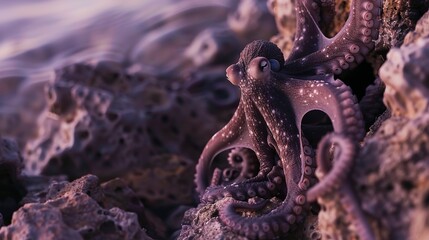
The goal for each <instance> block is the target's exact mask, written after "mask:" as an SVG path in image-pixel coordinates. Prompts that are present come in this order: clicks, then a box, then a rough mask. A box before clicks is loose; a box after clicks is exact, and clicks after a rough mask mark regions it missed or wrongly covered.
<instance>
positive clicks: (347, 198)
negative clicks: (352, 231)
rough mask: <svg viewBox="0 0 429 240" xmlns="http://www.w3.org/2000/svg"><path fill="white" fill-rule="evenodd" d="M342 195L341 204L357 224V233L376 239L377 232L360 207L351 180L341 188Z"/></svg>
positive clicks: (361, 237) (372, 239) (367, 239)
mask: <svg viewBox="0 0 429 240" xmlns="http://www.w3.org/2000/svg"><path fill="white" fill-rule="evenodd" d="M340 192H341V193H342V195H343V196H342V197H341V199H340V201H341V204H342V205H343V207H344V209H345V210H346V211H347V213H348V214H349V216H351V220H352V222H353V223H354V224H355V226H356V231H357V234H358V235H359V238H360V239H362V240H375V234H374V232H373V231H372V229H371V226H370V224H369V222H368V220H367V219H366V217H365V213H364V212H363V211H362V208H361V207H360V203H359V201H358V198H357V196H356V194H355V193H354V191H353V188H352V187H351V185H350V183H349V182H346V183H345V184H344V185H343V186H342V187H341V189H340Z"/></svg>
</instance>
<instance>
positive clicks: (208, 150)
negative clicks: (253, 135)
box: [195, 104, 247, 194]
mask: <svg viewBox="0 0 429 240" xmlns="http://www.w3.org/2000/svg"><path fill="white" fill-rule="evenodd" d="M233 130H234V131H233ZM245 132H246V119H245V116H244V110H243V107H242V105H241V104H239V106H238V107H237V110H236V112H235V114H234V116H233V117H232V119H231V120H230V121H229V122H228V124H227V125H226V126H224V127H223V128H222V129H221V130H220V131H219V132H217V133H216V134H215V135H213V137H212V138H211V139H210V140H209V142H208V143H207V145H206V147H205V148H204V150H203V152H202V153H201V156H200V159H199V160H198V164H197V166H196V173H195V184H196V185H197V191H198V192H199V193H200V194H202V193H203V192H204V190H205V189H206V188H207V187H208V186H209V178H208V176H210V167H211V164H212V161H213V159H214V157H215V156H216V155H217V154H218V153H220V152H221V151H223V150H226V149H229V148H234V147H247V145H246V143H247V142H246V138H245Z"/></svg>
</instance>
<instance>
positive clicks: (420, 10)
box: [376, 0, 429, 51]
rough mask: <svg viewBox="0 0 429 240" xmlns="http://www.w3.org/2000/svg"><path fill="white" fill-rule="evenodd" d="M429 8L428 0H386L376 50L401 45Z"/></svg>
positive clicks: (385, 49)
mask: <svg viewBox="0 0 429 240" xmlns="http://www.w3.org/2000/svg"><path fill="white" fill-rule="evenodd" d="M428 9H429V1H428V0H407V1H403V0H385V1H384V3H383V22H382V24H381V27H380V38H379V40H378V42H377V43H376V50H384V51H387V50H389V49H390V48H392V47H399V46H401V45H402V43H403V41H404V38H405V35H406V34H407V33H409V32H411V31H413V30H414V27H415V25H416V22H417V20H419V19H420V18H421V16H422V15H423V14H424V13H425V12H426V11H427V10H428Z"/></svg>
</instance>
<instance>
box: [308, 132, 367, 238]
mask: <svg viewBox="0 0 429 240" xmlns="http://www.w3.org/2000/svg"><path fill="white" fill-rule="evenodd" d="M332 144H334V146H336V147H335V148H334V149H333V150H334V157H333V162H334V164H333V166H332V167H331V164H330V159H331V145H332ZM356 152H357V145H356V143H355V142H353V140H351V139H350V138H348V137H346V136H344V135H339V134H335V133H333V134H329V135H326V136H325V137H324V138H323V139H322V141H321V142H320V143H319V146H318V150H317V164H318V172H319V173H320V174H319V173H317V175H319V178H321V180H320V182H319V183H318V184H316V185H315V186H314V187H312V188H311V189H309V191H308V192H307V195H306V197H307V200H308V201H314V200H316V199H317V198H318V197H321V196H324V195H326V194H328V193H331V192H332V191H333V190H335V189H336V188H337V189H338V191H339V192H340V195H341V197H340V201H341V203H342V205H343V207H344V209H345V210H346V211H347V213H348V214H349V215H350V216H351V220H352V222H353V223H354V224H355V225H356V229H357V233H358V235H359V237H360V239H364V240H373V239H375V237H374V233H373V232H372V229H371V227H370V226H369V223H368V221H367V220H366V218H365V215H364V213H363V211H362V209H361V208H360V204H359V201H358V199H357V196H356V195H355V193H354V192H353V189H352V187H351V186H350V182H349V180H348V179H347V176H348V174H349V172H350V170H351V168H352V166H353V160H354V158H355V156H356Z"/></svg>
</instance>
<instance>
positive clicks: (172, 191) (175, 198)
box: [123, 155, 195, 208]
mask: <svg viewBox="0 0 429 240" xmlns="http://www.w3.org/2000/svg"><path fill="white" fill-rule="evenodd" d="M194 174H195V164H194V162H193V161H191V160H189V159H187V158H184V157H180V156H177V155H158V156H156V157H153V158H151V159H150V160H149V161H148V162H147V163H145V164H142V166H141V167H139V168H138V169H135V170H133V171H130V172H129V173H128V174H126V175H124V176H123V179H124V181H125V182H126V183H127V184H128V185H129V186H130V187H131V188H132V189H133V190H134V191H135V192H136V194H137V196H138V197H139V198H140V199H143V200H144V201H145V204H146V205H148V206H151V207H154V208H157V207H167V206H174V205H186V204H192V203H193V202H194V189H193V188H192V187H191V186H192V185H193V180H194V178H193V176H194ZM151 183H156V184H151Z"/></svg>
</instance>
